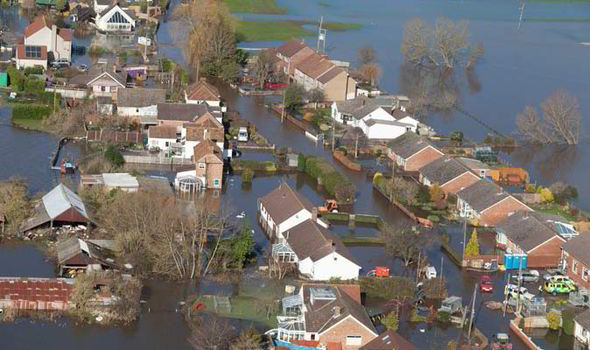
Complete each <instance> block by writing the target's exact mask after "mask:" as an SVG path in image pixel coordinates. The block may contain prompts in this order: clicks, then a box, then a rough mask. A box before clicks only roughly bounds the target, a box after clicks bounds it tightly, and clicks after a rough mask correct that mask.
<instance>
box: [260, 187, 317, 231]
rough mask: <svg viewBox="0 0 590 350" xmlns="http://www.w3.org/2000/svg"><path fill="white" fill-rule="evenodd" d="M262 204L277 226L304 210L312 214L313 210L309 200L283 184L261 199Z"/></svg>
mask: <svg viewBox="0 0 590 350" xmlns="http://www.w3.org/2000/svg"><path fill="white" fill-rule="evenodd" d="M260 203H261V204H262V205H263V206H264V209H265V210H266V211H267V212H268V214H269V215H270V216H271V218H272V220H273V221H274V222H275V224H277V225H279V224H281V223H282V222H283V221H285V220H287V219H288V218H290V217H291V216H293V215H295V214H297V213H298V212H300V211H301V210H303V209H307V211H309V212H310V213H311V211H312V209H313V204H311V202H310V201H309V200H308V199H307V198H305V197H303V196H301V195H299V194H298V193H297V192H296V191H294V190H293V189H292V188H291V187H290V186H289V185H288V184H286V183H281V184H280V185H279V187H277V188H275V189H274V190H273V191H272V192H270V193H268V194H267V195H265V196H264V197H262V198H260Z"/></svg>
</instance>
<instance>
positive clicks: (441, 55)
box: [433, 18, 469, 68]
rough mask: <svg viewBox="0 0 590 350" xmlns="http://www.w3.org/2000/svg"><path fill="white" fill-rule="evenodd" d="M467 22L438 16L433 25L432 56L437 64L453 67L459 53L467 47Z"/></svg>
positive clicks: (459, 56)
mask: <svg viewBox="0 0 590 350" xmlns="http://www.w3.org/2000/svg"><path fill="white" fill-rule="evenodd" d="M468 38H469V32H468V29H467V22H464V21H460V22H453V21H451V20H450V19H446V18H439V19H437V20H436V25H435V26H434V46H433V51H434V57H436V59H435V61H436V64H437V65H444V66H445V67H447V68H453V67H455V64H456V63H457V61H458V60H459V59H460V58H461V55H462V54H463V53H464V52H465V51H466V50H467V48H469V42H468Z"/></svg>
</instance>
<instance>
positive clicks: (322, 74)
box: [293, 53, 356, 101]
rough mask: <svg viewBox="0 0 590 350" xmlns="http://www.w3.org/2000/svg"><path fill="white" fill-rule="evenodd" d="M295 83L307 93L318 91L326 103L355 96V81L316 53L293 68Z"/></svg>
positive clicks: (327, 59)
mask: <svg viewBox="0 0 590 350" xmlns="http://www.w3.org/2000/svg"><path fill="white" fill-rule="evenodd" d="M293 79H294V80H295V82H296V83H297V84H299V85H301V86H303V88H304V89H305V90H307V91H309V90H312V89H320V90H321V91H323V92H324V96H325V100H326V101H343V100H348V99H351V98H354V97H355V96H356V81H355V80H354V79H353V78H351V77H350V74H348V72H347V71H345V70H344V69H342V68H340V67H338V66H336V65H335V64H334V63H333V62H332V61H331V60H330V58H329V57H328V56H325V55H318V54H316V53H314V54H312V55H310V56H308V57H307V58H305V59H304V60H303V61H301V63H299V64H297V65H296V66H295V71H294V73H293Z"/></svg>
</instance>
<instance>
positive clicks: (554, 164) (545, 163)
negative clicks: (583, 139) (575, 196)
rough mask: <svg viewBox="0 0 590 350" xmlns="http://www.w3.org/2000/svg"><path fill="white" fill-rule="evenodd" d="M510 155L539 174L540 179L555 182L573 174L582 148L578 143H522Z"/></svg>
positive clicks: (521, 164) (545, 181)
mask: <svg viewBox="0 0 590 350" xmlns="http://www.w3.org/2000/svg"><path fill="white" fill-rule="evenodd" d="M510 157H511V158H512V159H513V160H514V161H515V162H517V163H518V164H519V166H521V167H526V168H529V169H531V170H532V171H533V172H534V173H535V174H537V175H539V176H540V178H539V179H538V180H540V181H542V182H544V183H553V182H555V181H557V180H560V179H563V178H567V177H568V175H570V174H571V172H572V171H573V169H574V167H575V166H576V165H577V163H578V161H579V159H580V150H579V147H578V146H576V145H522V146H519V147H518V148H516V149H515V150H514V151H513V152H511V153H510Z"/></svg>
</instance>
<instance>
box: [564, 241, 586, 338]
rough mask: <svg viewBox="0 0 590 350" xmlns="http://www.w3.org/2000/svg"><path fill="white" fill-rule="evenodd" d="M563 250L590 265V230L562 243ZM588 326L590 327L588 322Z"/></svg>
mask: <svg viewBox="0 0 590 350" xmlns="http://www.w3.org/2000/svg"><path fill="white" fill-rule="evenodd" d="M563 250H564V251H565V252H567V253H568V254H570V255H573V256H574V257H575V258H576V260H578V261H580V262H581V263H582V264H584V265H586V266H590V232H584V233H581V234H579V235H577V236H576V237H574V238H572V239H570V240H569V241H567V242H566V243H565V244H564V245H563ZM588 326H589V327H590V322H589V324H588Z"/></svg>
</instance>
